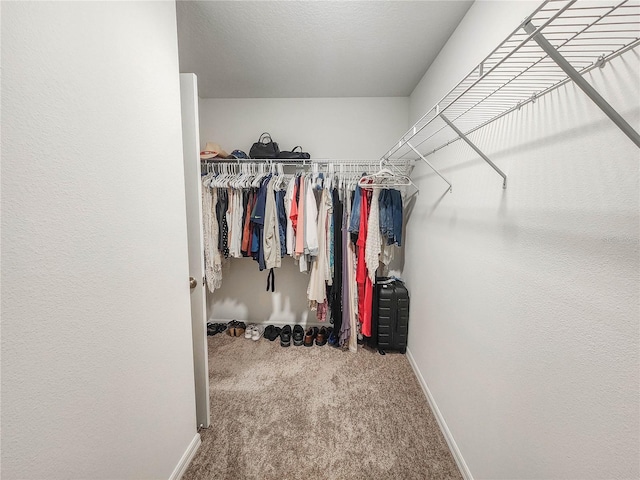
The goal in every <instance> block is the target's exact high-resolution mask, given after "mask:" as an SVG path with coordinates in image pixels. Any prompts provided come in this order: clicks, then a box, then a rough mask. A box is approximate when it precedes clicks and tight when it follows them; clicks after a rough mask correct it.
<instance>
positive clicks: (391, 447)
mask: <svg viewBox="0 0 640 480" xmlns="http://www.w3.org/2000/svg"><path fill="white" fill-rule="evenodd" d="M208 340H209V376H210V379H211V412H212V423H211V427H210V428H209V429H207V430H202V432H201V434H202V446H201V447H200V449H199V450H198V452H197V454H196V456H195V458H194V459H193V461H192V463H191V465H190V466H189V469H188V470H187V472H186V473H185V475H184V476H183V479H184V480H196V479H225V480H231V479H243V480H244V479H259V480H267V479H305V480H307V479H309V478H314V479H327V480H329V479H335V480H347V479H376V480H384V479H402V480H409V479H416V480H417V479H421V480H422V479H452V478H455V479H459V478H462V477H461V476H460V473H459V472H458V469H457V467H456V464H455V462H454V460H453V457H452V456H451V453H450V452H449V449H448V447H447V444H446V442H445V440H444V438H443V436H442V434H441V432H440V430H439V428H438V424H437V422H436V419H435V417H434V416H433V414H432V413H431V410H430V409H429V405H428V403H427V400H426V398H425V396H424V394H423V392H422V390H421V388H420V385H419V384H418V381H417V379H416V378H415V376H414V374H413V371H412V369H411V366H410V365H409V362H408V361H407V359H406V357H405V356H404V355H401V354H391V353H389V354H387V355H385V356H382V355H379V354H378V353H377V352H374V351H371V350H368V349H360V350H359V351H358V353H356V354H354V353H350V352H343V351H340V350H336V349H334V348H333V347H330V346H328V345H325V346H323V347H317V346H313V347H310V348H309V347H294V346H291V347H288V348H282V347H281V346H280V344H279V342H278V340H276V341H275V342H270V341H268V340H265V339H264V338H262V339H260V340H259V341H257V342H253V341H252V340H246V339H245V338H244V337H240V338H232V337H230V336H228V335H226V334H219V335H216V336H213V337H209V338H208Z"/></svg>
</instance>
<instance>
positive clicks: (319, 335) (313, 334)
mask: <svg viewBox="0 0 640 480" xmlns="http://www.w3.org/2000/svg"><path fill="white" fill-rule="evenodd" d="M332 330H333V329H332ZM329 333H330V332H329V330H328V329H327V328H326V327H320V329H318V327H309V328H308V329H307V332H306V333H305V335H304V346H305V347H312V346H313V342H314V340H315V342H316V345H317V346H318V347H322V346H323V345H324V344H326V343H327V339H328V338H329Z"/></svg>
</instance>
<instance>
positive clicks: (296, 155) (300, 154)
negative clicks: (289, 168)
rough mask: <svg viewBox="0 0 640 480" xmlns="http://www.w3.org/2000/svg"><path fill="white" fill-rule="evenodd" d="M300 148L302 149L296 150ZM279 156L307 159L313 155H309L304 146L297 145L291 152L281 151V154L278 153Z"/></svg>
mask: <svg viewBox="0 0 640 480" xmlns="http://www.w3.org/2000/svg"><path fill="white" fill-rule="evenodd" d="M298 148H299V149H300V151H299V152H296V150H297V149H298ZM278 158H290V159H292V160H307V159H309V158H311V155H309V154H308V153H307V152H303V151H302V147H301V146H300V145H298V146H297V147H293V149H292V150H291V151H290V152H287V151H284V152H280V155H278Z"/></svg>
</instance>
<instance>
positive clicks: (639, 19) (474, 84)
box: [382, 0, 640, 191]
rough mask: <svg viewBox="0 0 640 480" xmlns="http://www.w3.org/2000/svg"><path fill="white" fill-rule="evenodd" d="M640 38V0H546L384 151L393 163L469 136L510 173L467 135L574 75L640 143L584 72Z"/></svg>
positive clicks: (422, 157)
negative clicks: (585, 77)
mask: <svg viewBox="0 0 640 480" xmlns="http://www.w3.org/2000/svg"><path fill="white" fill-rule="evenodd" d="M638 45H640V0H622V1H621V0H617V1H612V0H547V1H545V2H543V3H542V4H541V5H540V6H539V7H538V8H537V9H536V10H535V11H534V12H533V13H532V14H531V15H529V16H528V17H527V18H526V19H525V20H524V21H523V22H522V23H521V24H520V25H519V26H518V28H517V29H516V30H514V31H513V32H512V33H511V35H509V36H508V37H507V38H506V39H505V40H504V41H503V42H502V43H501V44H500V45H498V47H497V48H496V49H495V50H493V51H492V52H491V53H490V54H489V55H488V56H487V57H486V58H485V59H484V60H483V61H482V62H480V64H479V65H477V66H476V67H475V68H474V69H473V70H472V71H471V73H469V74H468V75H467V76H466V77H465V78H463V79H462V80H461V81H460V82H459V83H458V84H457V85H456V86H455V87H454V88H452V89H451V90H450V91H449V93H447V94H446V95H445V96H444V97H443V98H442V99H441V100H440V101H439V102H438V103H437V104H436V105H434V106H433V107H432V108H431V109H429V110H428V111H427V112H426V113H425V114H424V115H423V116H422V117H421V118H420V119H419V120H418V121H417V122H416V123H415V124H414V125H413V126H412V127H411V128H410V129H409V131H407V132H406V133H405V134H404V135H403V136H402V137H401V138H400V140H399V141H398V142H397V143H396V144H395V145H394V146H393V147H392V148H391V149H390V150H389V151H388V152H387V153H386V154H384V155H383V157H382V158H383V161H386V162H388V163H389V164H391V165H394V164H402V165H406V162H407V159H411V160H423V161H424V162H425V163H427V165H429V167H431V168H432V169H433V170H434V171H435V172H436V173H437V174H438V175H439V176H440V177H441V178H442V179H443V180H444V181H445V182H447V183H448V184H449V191H451V183H450V182H449V181H448V180H447V179H446V178H445V177H444V176H443V175H441V174H440V172H438V171H437V169H436V168H435V167H434V166H433V165H432V164H431V163H430V162H429V161H428V160H427V158H426V157H428V156H429V155H431V154H433V153H435V152H437V151H438V150H440V149H442V148H444V147H446V146H448V145H450V144H451V143H453V142H455V141H457V140H460V139H462V140H464V141H465V142H466V143H468V144H469V146H471V147H472V148H473V149H474V150H475V151H476V153H478V155H480V157H481V158H483V159H484V160H485V161H486V162H487V163H488V164H489V165H490V166H491V167H492V168H494V170H496V172H497V173H498V174H499V175H501V176H502V178H503V188H506V186H507V177H506V175H505V174H504V173H503V172H502V171H501V170H500V169H499V167H498V166H496V165H495V164H494V163H493V162H492V161H491V160H490V159H489V158H488V157H487V156H486V155H485V154H484V153H483V152H482V151H481V150H480V149H479V148H478V147H477V146H476V145H475V144H473V142H471V140H469V138H468V135H469V134H471V133H473V132H475V131H476V130H478V129H480V128H482V127H484V126H486V125H487V124H489V123H491V122H493V121H495V120H497V119H499V118H501V117H503V116H505V115H507V114H509V113H511V112H513V111H514V110H518V109H520V108H521V107H522V106H523V105H525V104H527V103H529V102H535V101H536V99H537V98H538V97H540V96H542V95H544V94H546V93H549V92H550V91H552V90H554V89H556V88H558V87H560V86H561V85H564V84H565V83H567V82H569V81H574V82H575V83H576V84H577V85H578V86H579V87H580V88H581V89H582V90H583V91H584V92H585V93H586V94H587V95H588V96H589V97H590V98H591V99H592V100H593V101H594V102H595V103H596V104H597V105H598V106H599V107H600V108H601V109H602V111H603V112H604V113H605V114H606V115H607V116H609V118H610V119H611V120H612V121H613V122H614V123H615V124H616V125H617V126H618V127H619V128H620V129H621V130H622V131H623V132H624V133H625V134H626V135H627V136H628V137H629V138H630V139H631V141H633V142H634V143H635V144H636V145H637V146H638V147H640V135H638V132H636V131H635V130H634V129H633V128H632V127H631V126H630V125H629V124H628V123H627V122H626V120H624V118H622V116H620V114H618V112H616V111H615V110H614V109H613V108H612V107H611V106H610V105H609V104H608V103H607V101H606V100H605V99H604V98H602V97H601V96H600V94H599V93H598V92H597V91H596V90H595V89H594V88H593V87H592V86H591V85H590V84H589V83H588V82H587V81H586V80H585V79H584V78H583V75H584V74H585V73H587V72H589V71H590V70H592V69H594V68H604V67H605V66H606V63H607V62H608V61H609V60H611V59H612V58H615V57H617V56H618V55H621V54H623V53H624V52H626V51H628V50H630V49H633V48H635V47H637V46H638Z"/></svg>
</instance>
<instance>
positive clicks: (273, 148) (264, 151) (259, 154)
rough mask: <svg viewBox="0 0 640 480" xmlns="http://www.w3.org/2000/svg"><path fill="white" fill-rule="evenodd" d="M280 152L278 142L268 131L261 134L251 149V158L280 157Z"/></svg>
mask: <svg viewBox="0 0 640 480" xmlns="http://www.w3.org/2000/svg"><path fill="white" fill-rule="evenodd" d="M279 154H280V149H279V148H278V144H277V143H276V142H274V141H273V140H272V139H271V135H269V134H268V133H267V132H265V133H263V134H262V135H260V138H259V139H258V141H257V142H256V143H254V144H253V145H252V146H251V150H249V156H250V157H251V158H278V155H279Z"/></svg>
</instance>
